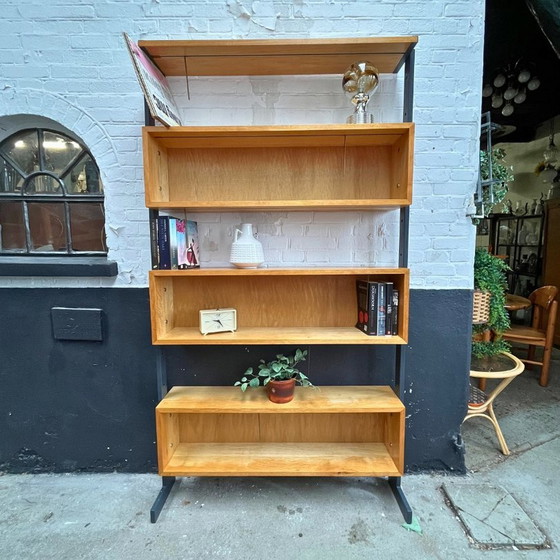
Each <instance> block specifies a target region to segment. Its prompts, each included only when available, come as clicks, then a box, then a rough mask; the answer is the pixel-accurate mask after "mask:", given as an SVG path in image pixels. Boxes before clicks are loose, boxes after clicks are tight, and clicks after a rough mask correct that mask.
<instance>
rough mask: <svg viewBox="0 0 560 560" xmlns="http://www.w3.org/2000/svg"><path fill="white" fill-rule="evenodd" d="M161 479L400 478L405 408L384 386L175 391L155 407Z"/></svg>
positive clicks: (178, 388)
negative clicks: (279, 394)
mask: <svg viewBox="0 0 560 560" xmlns="http://www.w3.org/2000/svg"><path fill="white" fill-rule="evenodd" d="M156 423H157V432H158V463H159V473H160V475H162V476H206V475H211V476H294V475H298V476H401V475H402V474H403V468H404V406H403V404H402V403H401V401H400V400H399V399H398V398H397V396H396V395H395V393H394V392H393V391H392V390H391V389H390V388H389V387H384V386H379V387H370V386H368V387H362V386H358V387H350V386H346V387H320V388H317V389H313V388H305V389H304V388H299V389H298V395H297V399H294V400H293V401H292V402H290V403H287V404H285V405H281V406H279V405H275V404H273V403H271V402H270V401H269V400H268V398H267V397H266V395H265V392H264V389H262V388H259V389H254V390H248V391H247V392H245V393H242V392H241V391H240V390H239V388H237V387H173V388H172V389H171V391H169V393H168V394H167V396H166V398H165V399H163V400H162V401H161V402H160V404H159V405H158V406H157V408H156Z"/></svg>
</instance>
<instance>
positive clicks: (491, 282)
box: [472, 248, 510, 358]
mask: <svg viewBox="0 0 560 560" xmlns="http://www.w3.org/2000/svg"><path fill="white" fill-rule="evenodd" d="M507 270H509V267H508V265H507V264H506V263H505V262H504V260H503V259H500V258H498V257H496V256H494V255H491V254H490V253H489V252H488V251H487V250H486V249H484V248H477V249H476V252H475V257H474V289H475V292H474V300H475V301H474V310H475V311H474V316H475V317H474V319H473V322H474V325H473V343H472V355H473V356H474V357H475V358H484V357H486V356H493V355H495V354H498V353H500V352H507V351H509V348H510V346H509V344H508V343H507V342H506V341H504V340H503V339H502V334H503V333H504V331H506V330H507V329H508V328H509V326H510V319H509V315H508V313H507V311H506V308H505V299H506V295H505V294H506V287H507V277H506V272H507ZM477 312H479V313H480V314H479V317H480V319H479V320H477V318H476V317H477Z"/></svg>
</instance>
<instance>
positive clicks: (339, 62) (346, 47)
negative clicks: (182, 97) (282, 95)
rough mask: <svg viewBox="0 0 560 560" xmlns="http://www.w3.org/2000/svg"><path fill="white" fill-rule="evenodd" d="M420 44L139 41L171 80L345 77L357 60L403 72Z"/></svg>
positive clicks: (400, 40)
mask: <svg viewBox="0 0 560 560" xmlns="http://www.w3.org/2000/svg"><path fill="white" fill-rule="evenodd" d="M417 41H418V38H417V37H416V36H410V37H378V38H377V37H376V38H351V39H342V38H340V39H284V40H270V39H266V40H256V41H255V40H249V41H247V40H246V41H237V40H231V41H230V40H226V41H223V40H220V41H181V40H179V41H175V40H163V41H145V40H144V41H139V42H138V45H139V46H140V47H141V48H143V49H144V50H145V51H146V52H147V53H148V54H149V55H150V57H151V58H152V60H153V61H154V62H155V63H156V64H157V65H158V67H159V69H160V70H161V71H162V72H163V73H164V74H165V75H166V76H185V75H188V76H266V75H286V74H288V75H290V74H340V75H342V74H343V73H344V72H345V71H346V68H348V66H350V64H352V63H354V62H356V61H357V60H369V61H370V62H372V63H373V64H374V66H376V67H377V69H378V70H379V72H381V73H393V72H398V70H399V69H400V68H401V66H402V64H403V62H404V58H405V56H406V54H407V53H408V52H409V51H410V50H411V49H413V48H414V46H415V45H416V43H417Z"/></svg>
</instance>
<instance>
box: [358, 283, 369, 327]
mask: <svg viewBox="0 0 560 560" xmlns="http://www.w3.org/2000/svg"><path fill="white" fill-rule="evenodd" d="M356 296H357V299H358V301H357V303H358V318H357V321H356V328H357V329H360V330H361V331H362V332H365V333H367V316H368V300H369V298H368V283H367V282H365V281H364V280H356Z"/></svg>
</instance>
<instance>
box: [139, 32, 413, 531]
mask: <svg viewBox="0 0 560 560" xmlns="http://www.w3.org/2000/svg"><path fill="white" fill-rule="evenodd" d="M416 41H417V38H416V37H404V38H401V37H396V38H379V39H330V40H318V39H308V40H285V41H141V42H140V43H139V44H140V46H141V47H142V48H144V50H145V51H146V53H147V54H148V55H149V56H151V57H152V59H153V60H154V61H155V62H156V64H158V66H159V67H160V69H161V70H162V71H163V72H164V74H166V75H172V76H175V75H201V76H203V75H204V76H214V75H230V76H231V75H247V74H251V75H278V74H326V73H334V74H339V75H340V76H342V74H343V73H344V71H345V70H346V68H347V67H348V66H349V65H350V64H352V63H354V62H356V61H358V60H369V61H371V62H372V63H373V64H374V65H375V66H377V67H378V69H379V70H380V72H383V73H387V72H392V73H396V72H398V71H399V69H400V68H401V67H402V66H403V64H406V71H405V95H404V109H403V114H404V119H403V120H405V121H408V120H411V119H410V115H411V110H412V67H413V65H412V61H413V49H414V46H415V44H416ZM187 69H188V72H187ZM341 95H342V93H341ZM413 142H414V125H413V124H412V123H411V122H404V123H391V124H386V123H382V124H363V125H346V124H332V125H297V126H295V125H294V126H252V127H247V126H237V127H236V126H225V127H222V126H220V127H175V128H167V129H166V128H163V127H155V126H147V127H144V129H143V156H144V174H145V195H146V205H147V206H148V208H150V209H151V210H152V211H153V212H154V213H157V212H158V211H159V210H160V209H174V208H180V209H185V210H186V211H190V212H193V211H196V212H204V211H212V212H230V211H272V210H278V211H287V210H306V211H329V210H337V211H340V210H389V209H396V208H399V209H401V243H400V249H401V251H400V255H399V260H400V262H401V265H400V266H399V267H395V268H375V267H369V268H366V267H363V268H309V269H305V268H289V269H281V268H275V269H271V268H261V269H255V270H249V269H233V268H201V269H195V270H173V271H169V270H165V271H164V270H152V271H151V272H150V305H151V321H152V340H153V343H154V344H157V345H177V344H182V345H194V344H196V345H240V344H241V345H249V344H251V345H253V344H303V345H309V344H353V345H354V344H356V345H367V344H392V345H403V344H405V343H406V342H407V338H408V308H409V272H408V269H407V268H406V237H407V234H408V231H407V227H408V213H407V212H408V206H409V205H410V204H411V201H412V168H413ZM365 279H369V280H374V281H381V282H393V285H394V286H395V287H396V288H397V289H398V290H399V307H398V333H397V335H395V336H368V335H366V334H364V333H363V332H361V331H360V330H358V329H357V328H356V327H355V324H356V321H357V293H356V280H365ZM216 307H222V308H224V307H233V308H235V309H236V310H237V321H238V329H237V331H236V332H234V333H219V334H212V335H207V336H204V335H202V334H200V331H199V328H198V326H199V325H198V321H199V319H198V312H199V310H200V309H209V308H216ZM398 348H402V346H400V347H398ZM399 351H400V350H399ZM397 363H399V364H402V363H403V361H401V360H400V359H399V360H397ZM399 374H400V370H399V369H398V367H397V371H396V372H395V384H396V385H398V384H399V379H398V376H399ZM400 381H401V382H402V379H401V380H400ZM404 413H405V412H404V406H403V404H402V402H401V401H400V400H399V398H398V396H397V395H396V394H395V392H394V390H393V388H391V387H388V386H379V387H378V386H375V387H320V388H319V389H316V390H313V389H302V388H298V390H297V391H296V397H295V398H294V400H293V401H292V402H291V403H288V404H283V405H275V404H272V403H270V402H269V401H268V400H267V399H266V397H265V395H264V391H262V390H261V389H258V390H257V389H253V390H248V391H247V392H246V393H242V392H241V391H240V390H239V389H238V388H234V387H173V388H172V389H171V391H169V392H168V393H167V394H166V395H164V396H163V398H162V400H161V402H160V403H159V405H158V406H157V410H156V418H157V447H158V461H159V472H160V474H161V475H162V476H163V477H164V479H163V482H164V487H163V488H162V491H161V493H160V496H159V497H158V499H157V500H156V503H155V504H154V508H153V509H152V521H155V519H157V515H159V511H160V510H161V507H162V505H163V502H164V501H165V498H166V496H167V494H168V493H169V489H170V485H169V484H170V483H169V480H170V479H172V478H173V477H175V476H195V475H196V476H204V475H208V476H215V475H229V476H232V475H237V476H249V475H250V476H256V475H259V476H260V475H262V476H265V475H266V476H283V475H292V476H294V475H295V476H387V477H389V482H390V484H391V488H392V490H393V492H394V493H395V496H396V497H397V500H398V502H399V506H400V507H401V510H402V511H403V514H404V515H405V519H406V520H407V522H410V521H411V518H412V512H411V510H410V507H409V506H408V504H407V502H406V498H405V497H404V494H403V493H402V490H401V488H400V476H401V475H402V474H403V472H404ZM171 484H172V482H171Z"/></svg>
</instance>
